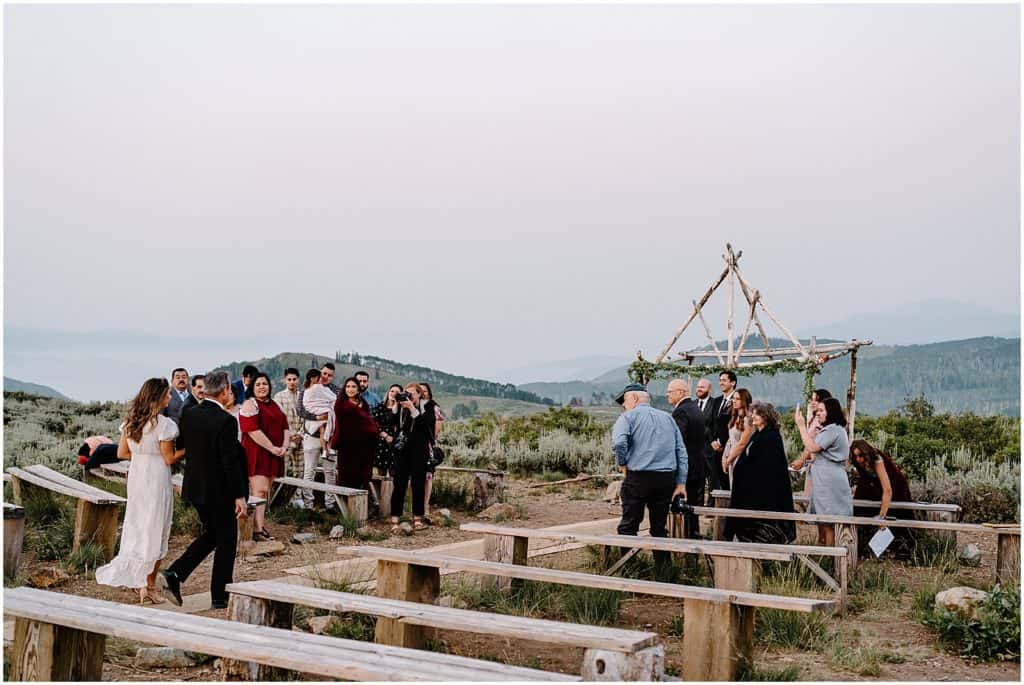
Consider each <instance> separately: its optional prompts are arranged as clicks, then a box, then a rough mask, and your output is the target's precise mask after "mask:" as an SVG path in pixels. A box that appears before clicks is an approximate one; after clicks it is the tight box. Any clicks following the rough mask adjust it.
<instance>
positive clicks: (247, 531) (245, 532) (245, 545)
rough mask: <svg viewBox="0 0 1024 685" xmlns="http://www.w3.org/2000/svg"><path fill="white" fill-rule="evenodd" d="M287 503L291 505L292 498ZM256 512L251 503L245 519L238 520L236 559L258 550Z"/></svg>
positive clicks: (268, 504)
mask: <svg viewBox="0 0 1024 685" xmlns="http://www.w3.org/2000/svg"><path fill="white" fill-rule="evenodd" d="M293 489H294V488H293ZM285 502H286V506H287V505H289V504H288V503H290V502H291V498H290V497H289V498H288V499H287V500H285ZM269 506H270V503H269V502H268V503H267V507H269ZM255 511H256V507H254V506H253V505H252V503H251V502H250V503H248V505H247V506H246V508H245V513H246V516H245V518H242V519H238V547H236V551H235V556H236V557H244V556H246V555H247V554H249V552H251V551H252V550H253V549H255V548H256V541H255V540H253V539H252V534H253V530H254V527H255V518H254V516H253V513H254V512H255Z"/></svg>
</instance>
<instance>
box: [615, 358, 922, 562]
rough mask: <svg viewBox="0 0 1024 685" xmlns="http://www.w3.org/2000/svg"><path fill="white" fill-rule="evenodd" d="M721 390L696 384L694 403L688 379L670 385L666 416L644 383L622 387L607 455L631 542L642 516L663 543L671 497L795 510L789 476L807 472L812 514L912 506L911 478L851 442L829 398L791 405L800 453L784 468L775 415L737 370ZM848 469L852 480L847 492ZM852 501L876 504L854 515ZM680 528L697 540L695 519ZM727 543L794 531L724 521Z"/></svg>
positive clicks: (779, 540)
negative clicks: (616, 472) (725, 496)
mask: <svg viewBox="0 0 1024 685" xmlns="http://www.w3.org/2000/svg"><path fill="white" fill-rule="evenodd" d="M718 383H719V389H720V390H721V395H718V396H713V395H712V388H711V382H710V381H708V380H707V379H702V380H701V381H699V382H698V383H697V386H696V391H695V395H696V398H692V397H691V396H690V384H689V382H688V381H686V380H684V379H681V378H678V379H674V380H672V381H671V382H670V383H669V384H668V388H667V390H666V396H667V399H668V402H669V404H670V405H671V406H672V412H671V414H669V413H668V412H663V411H660V410H658V409H655V408H654V407H652V406H651V404H650V402H651V398H650V394H649V393H648V392H647V390H646V388H645V387H644V386H642V385H640V384H636V383H633V384H630V385H627V386H626V387H625V388H624V390H623V392H622V394H620V395H619V397H618V398H616V401H617V402H618V403H619V404H621V405H622V406H623V408H624V410H625V411H624V412H623V414H622V416H620V417H619V418H618V420H617V421H616V422H615V425H614V427H613V428H612V451H613V452H614V454H615V458H616V463H617V464H618V466H619V467H620V468H621V469H622V470H623V471H624V473H625V479H624V481H623V484H622V489H621V490H620V498H621V500H622V521H621V522H620V524H619V527H618V532H619V534H620V535H636V534H637V531H638V530H639V526H640V522H641V521H642V519H643V515H644V510H645V508H646V510H647V512H648V515H649V520H650V526H651V530H650V533H651V535H652V536H654V537H667V535H668V530H667V517H668V513H669V508H670V505H671V502H672V500H673V499H674V498H676V497H682V498H683V499H684V500H685V501H686V502H687V503H689V504H691V505H703V504H704V503H705V497H706V495H710V491H711V490H718V489H722V490H731V504H730V506H732V507H733V508H738V509H749V510H757V511H779V512H793V511H794V508H793V494H792V489H793V488H792V476H791V474H792V473H800V472H806V474H807V476H806V484H805V494H806V495H807V496H808V498H809V507H808V511H809V513H817V514H828V515H845V516H852V515H854V514H855V513H856V515H858V516H870V515H876V516H877V517H879V518H880V519H884V518H885V517H886V516H887V515H888V510H889V504H890V503H891V502H892V501H894V500H895V501H908V500H910V489H909V485H908V483H907V479H906V477H905V476H904V475H903V473H902V472H901V471H900V469H899V467H897V466H896V464H895V463H894V462H893V460H892V459H891V458H890V457H889V455H887V454H885V453H884V452H882V451H881V450H878V449H876V448H874V447H873V446H872V445H870V444H869V443H868V442H867V441H864V440H854V441H853V442H852V443H851V442H850V440H849V437H848V434H847V430H846V425H847V422H846V416H845V414H844V412H843V407H842V405H841V404H840V402H839V400H837V399H835V398H834V397H832V395H831V394H830V393H829V392H828V391H827V390H825V389H818V390H815V391H814V393H813V394H812V396H811V402H810V406H809V411H808V415H807V416H805V415H804V413H803V412H802V411H801V409H800V406H799V405H798V406H797V407H796V411H795V413H794V419H795V422H796V426H797V428H798V429H799V431H800V437H801V449H802V453H801V455H800V456H799V457H798V458H797V459H796V460H795V461H793V462H792V463H790V462H789V459H788V457H787V456H786V449H785V446H784V442H783V439H782V433H781V430H780V416H779V412H778V411H777V410H776V408H775V407H774V406H773V405H772V404H770V403H768V402H757V401H754V399H753V397H752V396H751V394H750V392H749V391H748V390H746V389H744V388H738V387H737V377H736V374H735V373H734V372H733V371H730V370H726V371H723V372H722V373H721V374H720V375H719V378H718ZM851 461H852V463H853V466H854V469H855V473H856V490H855V491H852V492H851V487H850V480H849V476H848V473H847V464H848V463H849V462H851ZM854 498H857V499H865V500H872V501H877V502H879V503H880V505H879V507H878V508H877V509H873V508H872V509H866V508H863V507H862V508H858V510H857V511H856V512H855V511H854V506H853V500H854ZM685 520H686V523H685V528H686V530H687V534H688V535H689V536H690V537H699V524H698V520H697V516H696V515H695V514H693V513H692V512H689V513H687V514H686V515H685ZM883 525H884V524H883ZM833 531H834V529H833V527H832V526H831V525H819V526H818V541H819V544H822V545H829V546H831V545H833V544H834V543H835V540H834V532H833ZM896 535H897V537H900V535H899V533H897V534H896ZM725 539H727V540H733V539H736V540H740V541H743V542H760V543H775V544H785V543H789V542H792V541H793V540H794V539H796V527H795V524H794V523H793V522H792V521H766V520H759V519H749V518H736V517H730V518H728V519H726V522H725ZM665 560H667V555H665V554H663V555H662V561H665ZM655 561H656V562H658V561H659V555H657V554H656V555H655Z"/></svg>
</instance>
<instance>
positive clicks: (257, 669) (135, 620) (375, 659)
mask: <svg viewBox="0 0 1024 685" xmlns="http://www.w3.org/2000/svg"><path fill="white" fill-rule="evenodd" d="M4 615H5V616H6V617H14V618H15V619H16V623H15V637H14V647H13V650H12V652H11V659H10V661H11V674H10V679H11V680H12V681H69V680H74V681H98V680H101V679H102V675H103V655H104V649H105V646H106V638H107V636H108V635H109V636H112V637H118V638H123V639H127V640H136V641H139V642H146V643H150V644H157V645H166V646H168V647H175V648H177V649H183V650H186V651H195V652H202V653H204V654H210V655H213V656H219V657H222V658H223V661H222V664H223V666H222V677H223V678H224V679H226V680H239V679H246V680H249V679H256V678H259V679H261V680H282V679H284V677H285V676H286V674H285V673H282V672H281V671H277V670H276V669H287V670H292V671H298V672H300V673H310V674H314V675H318V676H322V679H324V680H350V681H366V680H388V681H403V680H421V681H439V680H441V681H447V680H452V681H470V680H472V681H507V680H512V681H530V680H563V681H565V680H579V678H578V677H576V676H569V675H564V674H561V673H550V672H547V671H538V670H535V669H529V668H519V667H515V666H506V665H505V664H499V663H494V662H489V661H478V660H475V659H467V658H465V657H460V656H452V655H449V654H437V653H434V652H426V651H422V650H412V649H405V648H402V647H392V646H389V645H378V644H374V643H372V642H359V641H356V640H344V639H341V638H335V637H330V636H326V635H311V634H309V633H299V632H294V631H290V630H282V629H280V628H276V627H268V626H263V625H243V624H240V623H237V622H235V621H226V620H223V619H217V618H208V617H205V616H194V615H191V614H182V613H177V612H172V611H156V610H153V609H147V608H144V607H139V606H136V605H127V604H116V603H114V602H107V601H104V600H99V599H91V598H87V597H78V596H75V595H67V594H61V593H56V592H47V591H45V590H35V589H32V588H14V589H7V590H4ZM268 667H270V668H268ZM272 669H273V670H272Z"/></svg>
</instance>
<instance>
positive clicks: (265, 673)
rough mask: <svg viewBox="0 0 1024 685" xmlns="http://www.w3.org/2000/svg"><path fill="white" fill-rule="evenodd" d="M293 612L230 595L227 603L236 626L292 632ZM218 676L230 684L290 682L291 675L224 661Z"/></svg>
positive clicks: (279, 604)
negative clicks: (240, 682) (255, 626)
mask: <svg viewBox="0 0 1024 685" xmlns="http://www.w3.org/2000/svg"><path fill="white" fill-rule="evenodd" d="M293 608H294V607H293V605H291V604H288V603H285V602H272V601H270V600H269V599H259V598H257V597H248V596H246V595H236V594H232V595H231V598H230V600H228V617H229V618H230V619H231V620H232V621H238V622H239V623H250V624H252V625H257V626H271V627H273V628H284V629H285V630H291V628H292V609H293ZM221 676H222V677H223V678H224V680H232V681H236V680H252V681H269V680H289V679H290V676H291V672H290V671H289V670H288V669H285V668H274V667H273V666H264V665H263V664H260V663H257V662H255V661H239V660H237V659H228V658H224V659H221Z"/></svg>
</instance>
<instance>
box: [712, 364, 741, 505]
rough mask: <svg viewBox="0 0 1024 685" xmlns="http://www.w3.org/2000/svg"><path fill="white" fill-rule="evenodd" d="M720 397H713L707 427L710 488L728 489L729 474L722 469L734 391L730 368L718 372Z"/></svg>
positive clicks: (734, 378)
mask: <svg viewBox="0 0 1024 685" xmlns="http://www.w3.org/2000/svg"><path fill="white" fill-rule="evenodd" d="M718 388H719V389H720V390H721V391H722V394H721V396H720V397H716V398H714V402H715V405H716V406H717V411H716V412H715V415H714V419H713V420H712V423H711V426H710V428H709V430H710V432H711V451H712V458H711V489H712V490H719V489H721V490H728V489H729V474H728V473H727V472H726V471H724V470H723V469H722V463H723V461H724V459H723V457H724V456H725V444H726V443H727V442H729V421H730V419H731V418H732V396H733V394H734V393H735V392H736V373H735V372H734V371H731V370H726V371H723V372H722V373H720V374H718Z"/></svg>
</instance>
